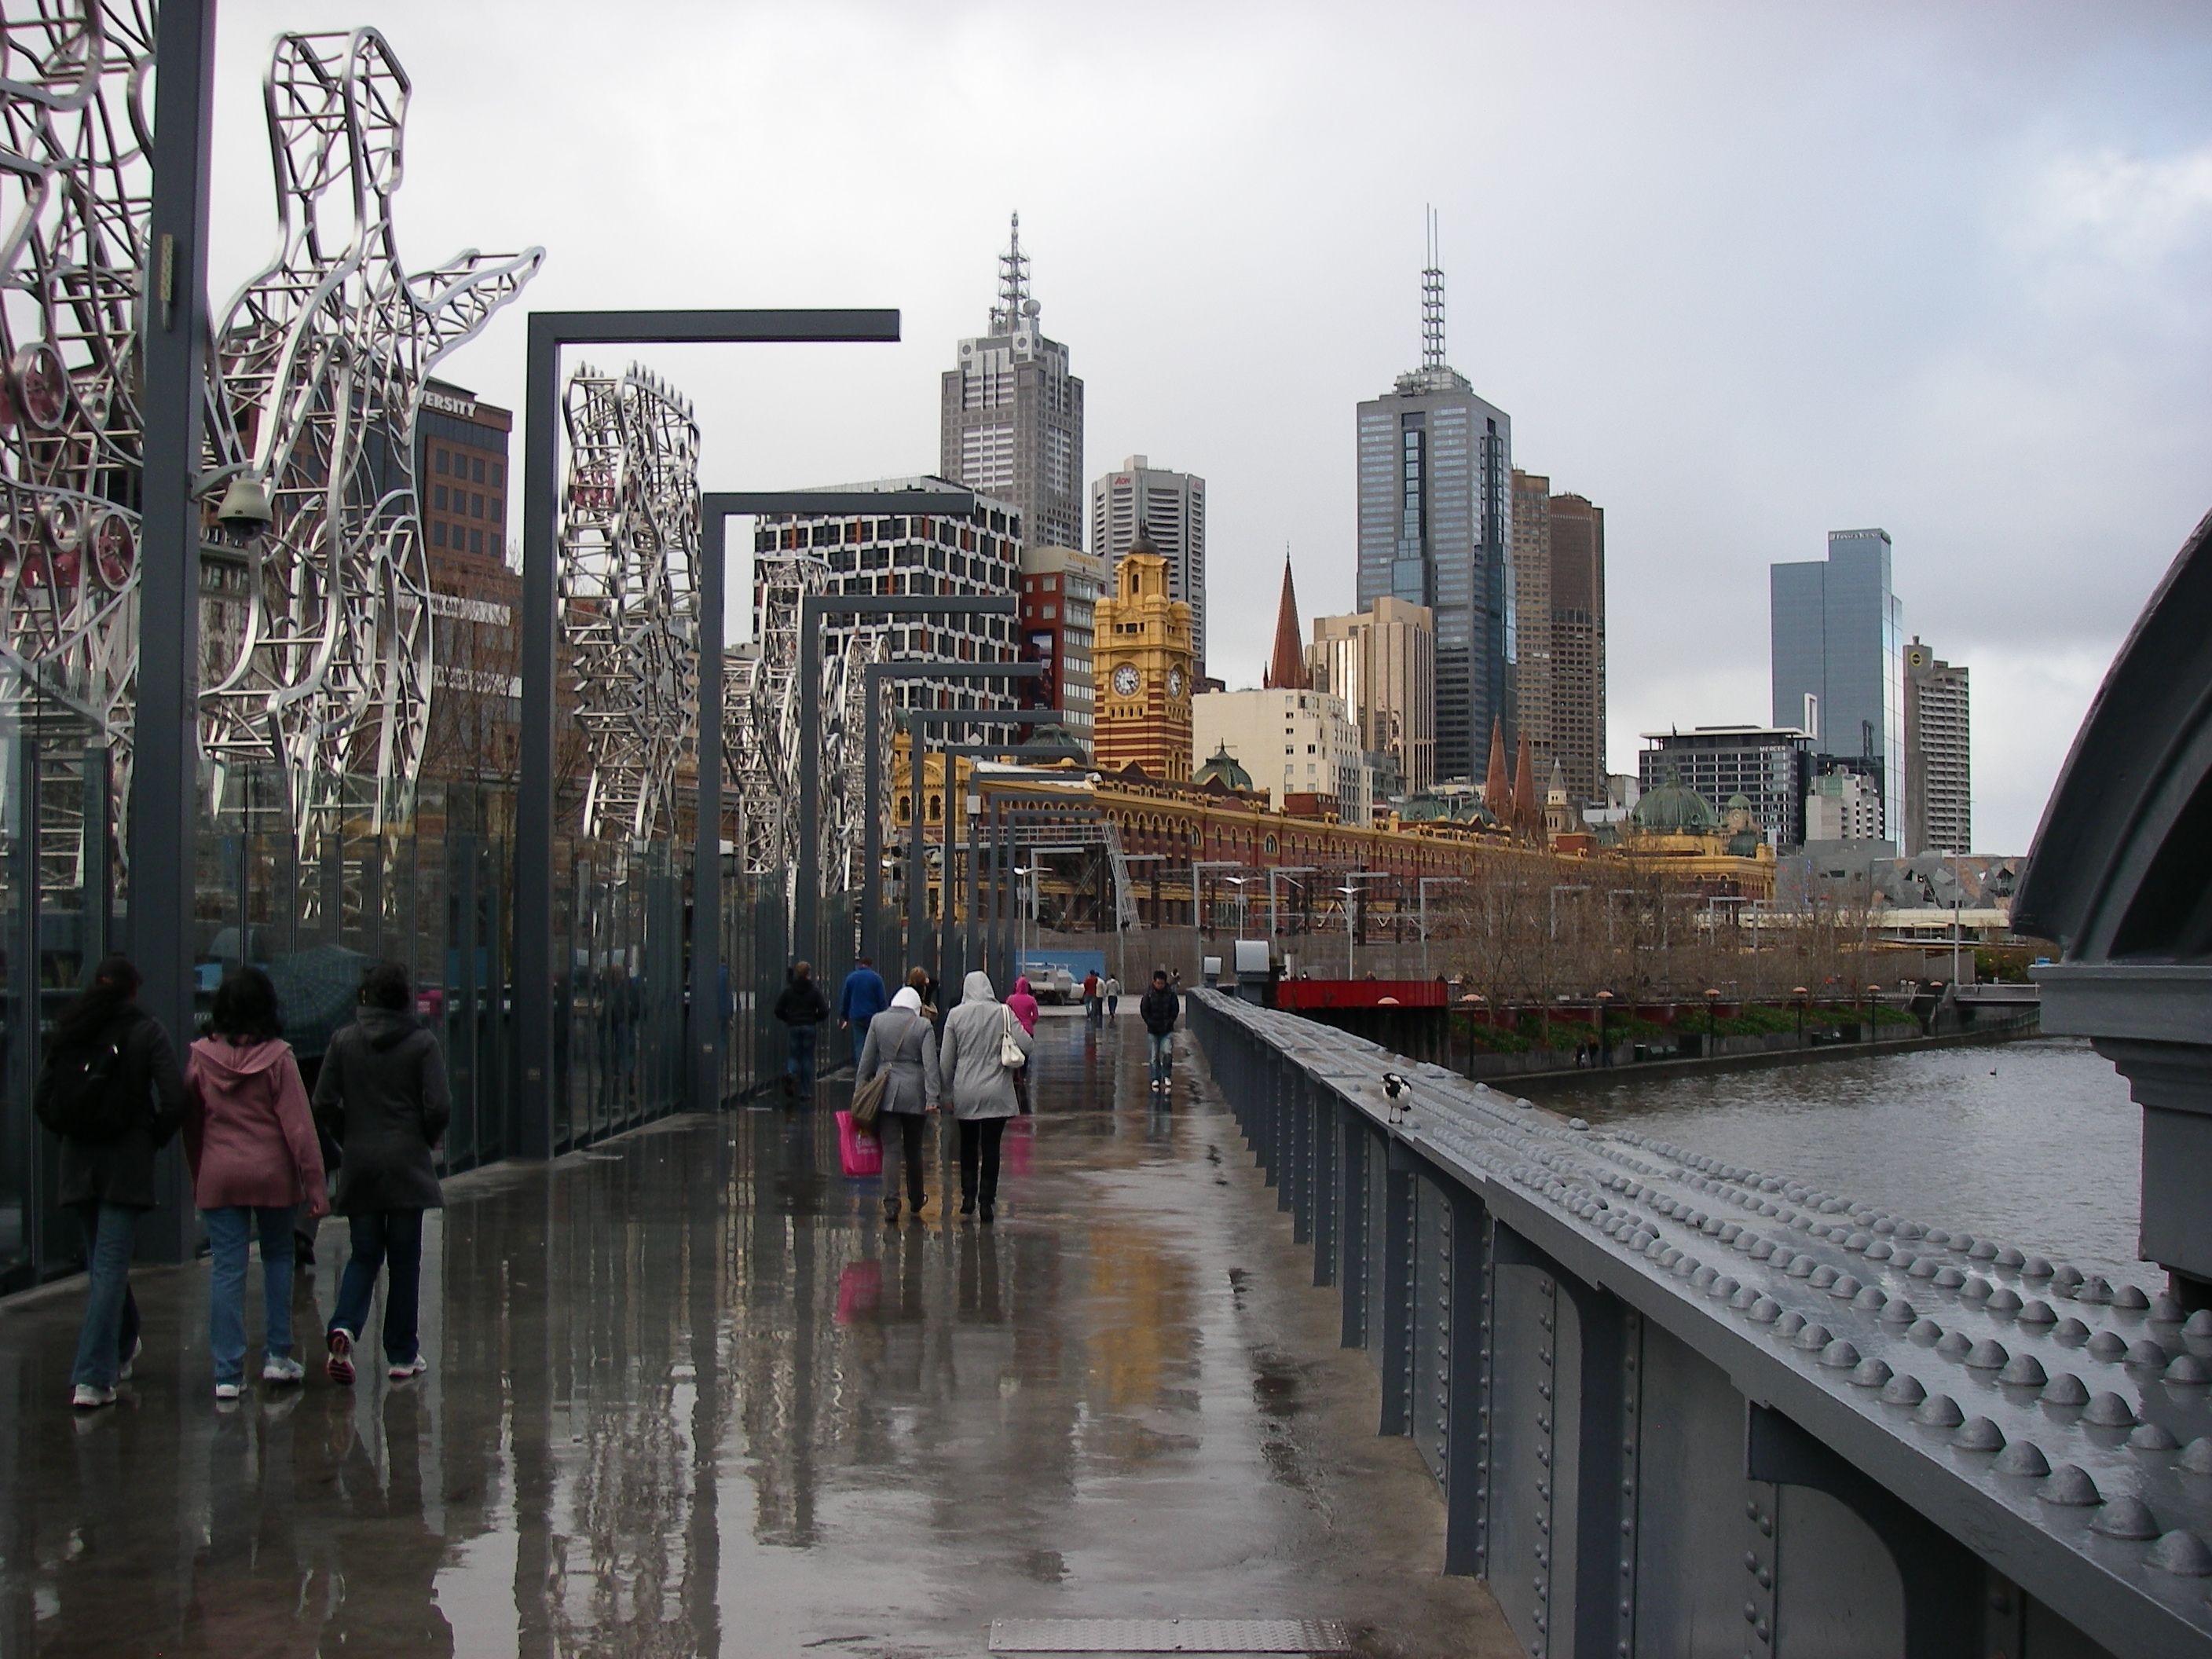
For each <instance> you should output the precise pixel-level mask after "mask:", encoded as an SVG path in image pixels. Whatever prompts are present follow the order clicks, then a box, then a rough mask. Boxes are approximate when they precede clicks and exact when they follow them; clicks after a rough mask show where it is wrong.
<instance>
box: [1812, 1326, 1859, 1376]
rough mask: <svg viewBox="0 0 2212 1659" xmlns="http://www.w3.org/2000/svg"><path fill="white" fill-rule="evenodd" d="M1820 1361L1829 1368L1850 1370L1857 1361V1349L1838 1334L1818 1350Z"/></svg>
mask: <svg viewBox="0 0 2212 1659" xmlns="http://www.w3.org/2000/svg"><path fill="white" fill-rule="evenodd" d="M1820 1363H1821V1364H1823V1365H1825V1366H1826V1367H1827V1368H1828V1369H1829V1370H1838V1371H1846V1370H1850V1369H1851V1368H1852V1367H1853V1366H1855V1365H1857V1364H1858V1363H1859V1351H1858V1350H1857V1348H1854V1347H1853V1346H1851V1345H1850V1343H1848V1342H1846V1341H1845V1340H1844V1339H1843V1338H1842V1337H1840V1336H1839V1337H1838V1338H1837V1339H1836V1340H1834V1341H1832V1342H1831V1343H1829V1344H1828V1345H1827V1346H1826V1347H1824V1348H1822V1349H1821V1350H1820ZM1854 1380H1856V1379H1854Z"/></svg>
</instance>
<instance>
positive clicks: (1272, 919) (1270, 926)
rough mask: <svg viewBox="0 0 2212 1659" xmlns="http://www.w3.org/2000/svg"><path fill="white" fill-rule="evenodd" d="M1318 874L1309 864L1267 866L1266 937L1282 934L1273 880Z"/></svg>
mask: <svg viewBox="0 0 2212 1659" xmlns="http://www.w3.org/2000/svg"><path fill="white" fill-rule="evenodd" d="M1320 873H1321V872H1320V871H1319V870H1318V869H1317V868H1316V866H1313V865H1310V864H1273V865H1270V866H1267V937H1268V938H1269V939H1278V938H1279V937H1281V935H1282V932H1283V918H1282V915H1281V913H1280V911H1279V910H1278V908H1276V902H1275V878H1276V877H1278V876H1312V875H1318V874H1320ZM1293 885H1295V884H1293Z"/></svg>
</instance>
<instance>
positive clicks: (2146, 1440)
mask: <svg viewBox="0 0 2212 1659" xmlns="http://www.w3.org/2000/svg"><path fill="white" fill-rule="evenodd" d="M2128 1444H2129V1445H2130V1446H2132V1447H2134V1448H2135V1449H2136V1450H2137V1451H2149V1452H2163V1451H2172V1450H2174V1449H2177V1448H2178V1447H2179V1445H2180V1444H2181V1443H2180V1442H2179V1440H2176V1439H2175V1438H2174V1437H2173V1431H2172V1430H2171V1429H2169V1428H2167V1427H2166V1425H2164V1424H2163V1423H2145V1424H2142V1425H2140V1426H2138V1427H2137V1428H2136V1430H2135V1431H2134V1432H2133V1433H2131V1434H2130V1435H2129V1436H2128Z"/></svg>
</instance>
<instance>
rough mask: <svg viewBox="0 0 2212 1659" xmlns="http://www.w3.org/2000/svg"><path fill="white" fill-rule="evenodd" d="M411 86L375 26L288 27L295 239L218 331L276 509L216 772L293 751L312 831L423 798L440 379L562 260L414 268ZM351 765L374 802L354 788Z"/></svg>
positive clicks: (372, 818)
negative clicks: (422, 416) (429, 422)
mask: <svg viewBox="0 0 2212 1659" xmlns="http://www.w3.org/2000/svg"><path fill="white" fill-rule="evenodd" d="M409 95H410V88H409V82H408V79H407V75H406V71H405V70H403V69H402V68H401V67H400V65H399V62H398V58H396V57H395V56H394V55H393V53H392V48H391V46H390V44H389V43H388V42H387V41H386V40H385V38H384V37H383V35H381V34H380V33H378V32H377V31H376V30H374V29H371V28H360V29H356V30H354V31H352V32H351V33H346V34H287V35H284V36H282V37H280V38H279V40H277V42H276V48H275V51H274V52H273V54H272V57H271V60H270V69H269V74H268V76H267V79H266V81H265V82H264V100H265V102H266V106H267V116H268V124H269V138H270V150H271V153H272V157H273V161H274V165H275V168H276V208H277V220H278V224H279V227H280V234H279V238H278V243H277V249H276V257H275V258H273V259H272V260H271V261H270V264H269V265H268V267H267V268H266V269H265V270H262V271H261V272H260V273H259V274H258V275H257V276H254V277H252V279H251V280H250V281H248V282H247V283H246V284H245V285H244V286H243V287H242V288H240V290H239V291H238V293H237V295H235V296H234V298H233V299H232V300H231V301H230V303H229V305H228V307H226V308H225V311H224V313H223V317H222V323H221V325H219V327H218V329H217V331H216V342H217V347H218V355H219V362H220V375H221V380H220V384H219V387H218V390H217V395H216V397H215V398H214V399H213V400H212V401H213V415H214V419H213V420H212V421H211V422H210V428H211V430H210V446H211V447H213V449H214V450H215V452H216V462H217V469H216V476H217V477H220V476H222V473H224V472H234V473H236V474H240V475H242V476H243V477H246V478H247V479H249V480H254V481H259V482H262V483H265V485H266V487H267V489H268V507H269V511H270V522H269V525H268V527H267V529H266V531H265V532H263V533H262V534H261V535H260V536H259V537H258V538H254V539H253V540H252V542H251V543H250V544H249V546H248V549H247V550H246V556H245V557H244V558H243V559H242V560H241V561H240V570H239V572H238V575H239V578H240V585H241V586H242V587H243V590H244V597H245V601H246V603H245V615H244V617H243V618H242V622H243V626H242V629H240V630H239V631H238V632H237V633H236V634H235V635H231V636H228V637H224V638H222V639H221V640H220V641H210V645H211V647H216V648H215V649H211V651H210V655H211V656H214V657H216V659H217V660H218V661H219V662H221V663H222V666H221V667H220V668H219V669H218V671H216V672H215V673H213V674H212V675H210V677H209V684H208V685H207V689H206V690H205V691H204V693H203V694H202V700H201V707H202V712H203V715H204V739H205V742H206V744H207V748H208V751H209V753H210V756H211V757H212V758H213V759H214V760H215V762H216V768H217V788H218V790H220V788H221V776H222V772H223V770H224V769H227V768H229V767H232V766H234V765H237V764H240V763H255V762H261V763H276V765H278V766H280V767H281V768H282V769H283V775H284V777H285V780H286V782H287V785H288V793H289V804H290V807H291V814H292V821H293V829H294V832H295V835H296V836H298V837H299V839H300V842H301V844H302V845H303V846H304V845H306V844H307V842H309V841H311V840H312V839H313V838H314V837H315V836H316V835H317V834H318V832H319V831H323V830H328V829H334V828H336V826H337V818H338V816H339V815H340V814H341V813H343V812H346V811H362V812H363V813H364V814H365V816H366V817H368V823H369V827H370V829H372V830H373V831H377V832H380V831H381V830H382V829H384V828H385V827H386V824H387V823H390V822H392V820H394V819H404V818H405V817H408V816H409V814H410V811H411V809H412V805H413V791H414V787H415V783H416V777H417V775H418V773H419V771H420V769H421V763H422V749H423V742H424V738H426V736H427V735H428V729H429V720H430V687H431V662H430V653H431V645H432V628H431V617H430V600H429V595H430V584H429V575H428V568H427V565H426V562H425V555H424V552H423V548H422V520H421V517H420V513H419V511H418V506H417V501H416V482H415V422H416V414H417V411H418V410H419V408H420V402H421V396H422V383H423V381H424V380H427V379H428V376H429V373H430V370H431V368H432V367H433V366H434V365H435V364H436V362H438V360H439V359H440V358H441V357H443V356H446V354H447V353H448V352H450V351H451V350H452V349H453V348H454V347H455V346H457V345H459V344H460V343H461V342H463V341H464V340H465V339H467V338H469V337H470V336H471V335H473V334H475V333H477V331H479V330H481V329H482V328H483V325H484V324H485V323H486V321H488V320H489V318H490V316H491V314H492V313H494V312H495V311H497V310H498V309H499V308H500V307H501V306H503V305H505V304H507V302H508V301H510V300H512V299H513V297H514V296H515V295H516V294H517V293H518V292H520V289H521V288H522V286H523V284H524V283H526V282H528V281H529V280H530V278H531V277H532V276H534V275H535V274H536V273H537V270H538V266H539V265H540V264H542V263H543V262H544V257H545V256H544V250H543V249H541V248H532V249H529V250H527V251H526V252H522V253H520V254H486V253H480V252H477V251H476V250H475V249H472V248H471V249H469V250H466V251H465V252H461V253H459V254H458V255H456V256H455V257H454V258H451V259H449V260H447V262H446V263H445V264H441V265H439V266H436V267H435V268H434V269H432V270H428V271H421V272H416V273H413V274H410V273H409V272H408V271H407V270H406V269H405V267H404V265H403V264H401V262H400V258H399V252H398V245H397V242H396V241H395V240H394V237H393V234H392V194H393V192H394V191H396V190H397V189H398V185H399V182H400V179H401V175H402V145H403V142H404V129H405V125H406V119H407V104H408V100H409ZM349 778H351V779H361V780H366V781H368V787H370V789H371V791H372V799H368V800H358V801H349V800H348V799H346V798H345V795H344V787H345V782H346V781H347V780H348V779H349Z"/></svg>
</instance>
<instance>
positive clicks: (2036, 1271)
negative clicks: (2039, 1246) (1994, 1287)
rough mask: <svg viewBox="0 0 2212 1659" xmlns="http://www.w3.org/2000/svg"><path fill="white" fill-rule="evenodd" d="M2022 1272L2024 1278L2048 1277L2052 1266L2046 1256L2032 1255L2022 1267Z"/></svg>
mask: <svg viewBox="0 0 2212 1659" xmlns="http://www.w3.org/2000/svg"><path fill="white" fill-rule="evenodd" d="M2020 1272H2021V1278H2023V1279H2048V1278H2050V1277H2051V1263H2050V1262H2049V1261H2047V1260H2045V1258H2044V1257H2042V1256H2039V1255H2032V1256H2030V1257H2028V1259H2027V1262H2026V1263H2025V1264H2024V1265H2023V1266H2022V1267H2021V1270H2020Z"/></svg>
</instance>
